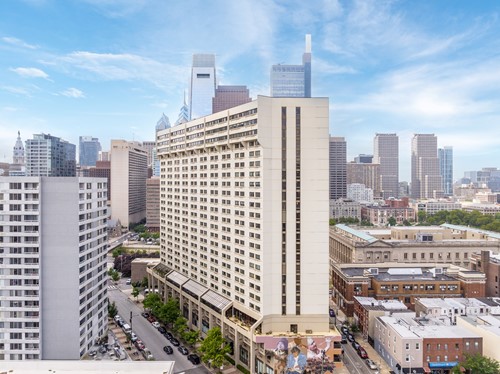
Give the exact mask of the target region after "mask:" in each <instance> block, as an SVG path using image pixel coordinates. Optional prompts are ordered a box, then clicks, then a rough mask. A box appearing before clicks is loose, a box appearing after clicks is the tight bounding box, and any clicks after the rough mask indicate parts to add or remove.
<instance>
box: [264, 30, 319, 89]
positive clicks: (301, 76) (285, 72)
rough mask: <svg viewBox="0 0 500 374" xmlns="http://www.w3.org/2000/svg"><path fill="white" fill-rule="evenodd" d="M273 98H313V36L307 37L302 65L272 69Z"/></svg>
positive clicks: (278, 66)
mask: <svg viewBox="0 0 500 374" xmlns="http://www.w3.org/2000/svg"><path fill="white" fill-rule="evenodd" d="M271 96H272V97H311V35H310V34H307V35H306V49H305V52H304V54H303V55H302V65H281V64H280V65H273V66H272V67H271Z"/></svg>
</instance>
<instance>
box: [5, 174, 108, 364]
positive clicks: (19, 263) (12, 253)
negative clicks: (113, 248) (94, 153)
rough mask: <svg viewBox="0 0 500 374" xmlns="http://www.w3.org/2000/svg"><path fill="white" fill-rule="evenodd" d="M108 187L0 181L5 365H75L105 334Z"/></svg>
mask: <svg viewBox="0 0 500 374" xmlns="http://www.w3.org/2000/svg"><path fill="white" fill-rule="evenodd" d="M106 184H107V183H106V179H101V178H76V177H0V254H1V255H0V360H7V361H9V360H30V359H43V360H50V359H53V360H62V359H64V360H70V359H73V360H78V359H80V357H81V356H83V355H84V354H85V353H86V352H87V350H88V349H89V348H90V347H91V346H92V344H93V343H94V342H95V340H96V339H98V338H100V337H101V336H102V335H103V334H104V332H105V331H106V329H107V306H108V302H107V287H106V282H107V275H106V250H107V234H106V200H107V196H106V193H107V192H106V191H107V186H106ZM0 366H1V365H0Z"/></svg>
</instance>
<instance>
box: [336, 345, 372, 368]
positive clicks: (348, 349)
mask: <svg viewBox="0 0 500 374" xmlns="http://www.w3.org/2000/svg"><path fill="white" fill-rule="evenodd" d="M342 347H343V348H344V364H345V366H346V368H347V369H348V370H349V373H351V374H367V373H372V374H373V373H375V371H372V370H370V369H369V368H368V366H366V363H365V360H363V359H362V358H361V357H359V355H358V353H357V352H356V350H355V349H354V348H353V347H352V345H351V342H349V341H348V342H347V344H342Z"/></svg>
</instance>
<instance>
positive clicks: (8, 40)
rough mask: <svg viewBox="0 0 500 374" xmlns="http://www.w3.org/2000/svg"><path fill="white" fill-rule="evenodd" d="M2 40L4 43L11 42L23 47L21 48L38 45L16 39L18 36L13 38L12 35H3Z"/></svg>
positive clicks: (31, 47) (35, 47) (33, 47)
mask: <svg viewBox="0 0 500 374" xmlns="http://www.w3.org/2000/svg"><path fill="white" fill-rule="evenodd" d="M2 40H3V41H4V42H5V43H8V44H12V45H15V46H17V47H23V48H28V49H37V48H38V46H36V45H32V44H28V43H26V42H25V41H23V40H21V39H18V38H13V37H9V36H4V37H3V38H2Z"/></svg>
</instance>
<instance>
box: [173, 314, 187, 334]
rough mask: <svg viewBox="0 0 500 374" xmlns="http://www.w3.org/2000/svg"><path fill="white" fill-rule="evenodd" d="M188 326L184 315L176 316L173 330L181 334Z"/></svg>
mask: <svg viewBox="0 0 500 374" xmlns="http://www.w3.org/2000/svg"><path fill="white" fill-rule="evenodd" d="M187 328H188V326H187V319H185V318H184V317H177V319H176V320H175V322H174V326H173V328H172V329H173V330H174V331H175V332H176V333H177V334H179V335H181V336H182V334H183V333H184V332H185V331H186V329H187Z"/></svg>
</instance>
